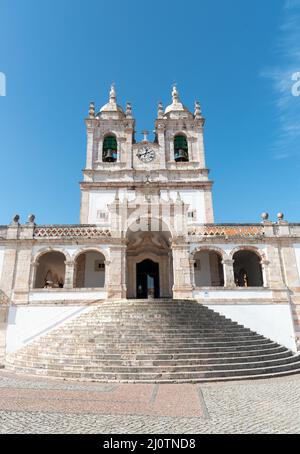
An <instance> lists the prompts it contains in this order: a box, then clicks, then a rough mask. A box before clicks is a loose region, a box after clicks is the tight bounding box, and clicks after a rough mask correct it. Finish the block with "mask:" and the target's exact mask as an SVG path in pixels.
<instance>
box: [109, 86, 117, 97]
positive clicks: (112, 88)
mask: <svg viewBox="0 0 300 454" xmlns="http://www.w3.org/2000/svg"><path fill="white" fill-rule="evenodd" d="M116 98H117V96H116V89H115V83H114V82H113V83H112V84H111V86H110V92H109V102H116Z"/></svg>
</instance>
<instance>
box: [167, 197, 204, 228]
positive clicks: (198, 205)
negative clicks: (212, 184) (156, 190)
mask: <svg viewBox="0 0 300 454" xmlns="http://www.w3.org/2000/svg"><path fill="white" fill-rule="evenodd" d="M177 192H179V193H180V197H181V199H182V200H183V201H184V203H186V204H188V205H189V211H191V210H196V212H197V213H196V219H194V220H193V222H196V223H200V224H203V223H205V222H206V213H205V199H204V191H201V190H197V189H186V190H179V191H170V196H171V198H172V199H173V200H174V201H175V200H176V198H177ZM163 194H164V195H163ZM166 195H167V191H162V196H163V197H164V198H166Z"/></svg>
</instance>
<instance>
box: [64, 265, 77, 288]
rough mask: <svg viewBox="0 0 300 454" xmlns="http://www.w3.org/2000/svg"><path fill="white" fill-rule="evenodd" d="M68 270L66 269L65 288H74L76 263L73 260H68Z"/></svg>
mask: <svg viewBox="0 0 300 454" xmlns="http://www.w3.org/2000/svg"><path fill="white" fill-rule="evenodd" d="M65 265H66V270H65V282H64V288H65V289H71V288H74V271H75V263H74V261H73V260H70V261H68V260H67V261H66V262H65Z"/></svg>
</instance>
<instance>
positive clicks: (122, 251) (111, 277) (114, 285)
mask: <svg viewBox="0 0 300 454" xmlns="http://www.w3.org/2000/svg"><path fill="white" fill-rule="evenodd" d="M106 282H107V292H108V293H107V295H108V296H107V297H108V298H109V299H113V300H116V299H123V298H126V245H119V246H111V247H110V262H109V267H108V276H107V277H106Z"/></svg>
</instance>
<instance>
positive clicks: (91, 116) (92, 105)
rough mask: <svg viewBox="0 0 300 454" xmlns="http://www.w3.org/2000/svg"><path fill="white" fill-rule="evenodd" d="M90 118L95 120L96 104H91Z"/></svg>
mask: <svg viewBox="0 0 300 454" xmlns="http://www.w3.org/2000/svg"><path fill="white" fill-rule="evenodd" d="M89 117H90V118H95V103H94V102H90V108H89Z"/></svg>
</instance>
